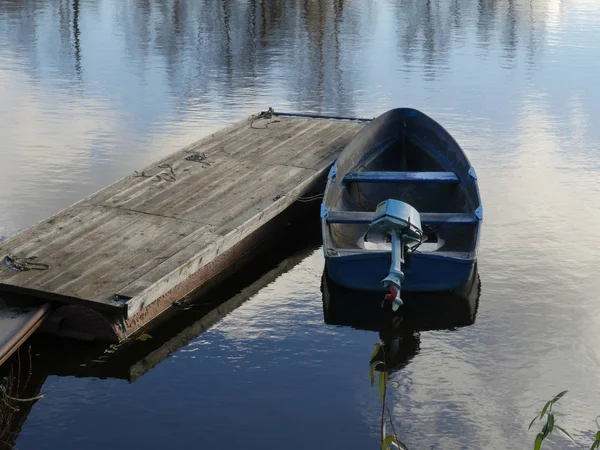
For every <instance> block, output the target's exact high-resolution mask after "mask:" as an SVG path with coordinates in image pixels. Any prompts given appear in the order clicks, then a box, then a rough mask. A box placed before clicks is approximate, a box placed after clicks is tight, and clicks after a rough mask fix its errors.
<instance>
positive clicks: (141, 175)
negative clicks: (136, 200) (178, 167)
mask: <svg viewBox="0 0 600 450" xmlns="http://www.w3.org/2000/svg"><path fill="white" fill-rule="evenodd" d="M158 167H160V168H161V169H169V170H170V173H163V172H161V173H159V174H156V175H148V174H147V173H146V172H144V171H142V172H138V171H137V170H134V174H133V178H152V179H154V181H161V180H164V181H169V182H173V181H177V176H176V175H175V170H173V166H171V164H161V165H159V166H158Z"/></svg>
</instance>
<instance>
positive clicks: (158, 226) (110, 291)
mask: <svg viewBox="0 0 600 450" xmlns="http://www.w3.org/2000/svg"><path fill="white" fill-rule="evenodd" d="M138 216H139V217H138V218H137V219H136V220H135V221H134V222H132V223H131V224H130V226H129V227H128V228H127V230H123V231H122V232H121V233H120V234H116V235H113V236H111V237H110V238H109V239H106V240H105V241H104V242H103V243H102V246H101V247H100V248H89V247H87V248H83V249H82V251H81V260H80V261H79V262H77V263H76V264H74V265H72V266H70V267H67V268H66V270H65V271H64V272H62V273H61V274H60V275H59V276H58V277H55V278H53V279H51V280H48V281H46V282H45V283H44V284H42V285H41V288H43V289H45V290H50V291H53V292H57V293H60V294H62V295H67V296H74V297H80V298H88V299H90V300H95V301H102V300H106V301H108V300H109V299H110V298H112V297H113V296H114V294H116V293H117V292H118V291H119V289H120V288H121V287H123V286H125V285H127V284H129V283H131V282H132V281H133V280H134V279H135V278H132V277H131V274H132V272H133V269H130V267H132V265H131V264H132V261H131V260H133V262H134V264H143V263H144V262H146V261H148V260H150V259H152V258H153V257H154V256H157V255H158V254H160V253H161V252H162V251H163V250H164V248H165V247H167V248H168V247H169V246H170V245H172V244H173V243H174V242H176V241H177V240H180V239H181V238H182V237H185V236H187V235H188V234H189V233H191V232H192V231H193V230H194V229H195V228H196V227H197V225H196V224H191V223H189V222H184V221H178V220H174V219H168V218H165V217H160V216H150V215H144V214H139V215H138ZM133 267H135V266H133ZM119 271H121V272H122V276H121V277H115V276H114V275H115V273H118V272H119ZM123 278H124V279H123ZM90 284H93V289H86V287H87V286H89V285H90Z"/></svg>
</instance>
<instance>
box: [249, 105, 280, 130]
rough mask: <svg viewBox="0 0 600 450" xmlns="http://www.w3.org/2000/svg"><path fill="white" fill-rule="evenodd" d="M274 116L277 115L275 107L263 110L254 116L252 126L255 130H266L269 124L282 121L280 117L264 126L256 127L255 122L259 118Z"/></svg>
mask: <svg viewBox="0 0 600 450" xmlns="http://www.w3.org/2000/svg"><path fill="white" fill-rule="evenodd" d="M273 117H277V115H276V114H275V111H274V110H273V108H271V107H269V109H268V110H267V111H262V112H261V113H260V114H259V115H258V116H256V117H253V118H252V122H250V128H254V129H255V130H265V129H267V128H269V125H271V124H272V123H277V122H281V121H280V120H279V119H275V120H271V121H270V122H267V123H266V124H265V126H264V127H255V126H254V122H255V121H256V120H258V119H271V118H273Z"/></svg>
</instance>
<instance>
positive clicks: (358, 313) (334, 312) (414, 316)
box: [321, 271, 481, 372]
mask: <svg viewBox="0 0 600 450" xmlns="http://www.w3.org/2000/svg"><path fill="white" fill-rule="evenodd" d="M321 291H322V293H323V320H324V322H325V323H326V324H328V325H338V326H347V327H352V328H354V329H357V330H370V331H375V332H377V333H378V334H379V338H380V340H381V344H382V346H381V347H382V350H381V351H380V353H381V355H384V356H380V357H379V360H384V359H385V363H386V367H387V370H388V371H390V372H396V371H398V370H400V369H403V368H404V367H405V366H406V365H407V364H408V362H409V361H410V360H411V359H412V358H413V357H414V356H415V355H416V354H417V353H418V351H419V344H420V333H421V332H423V331H432V330H455V329H457V328H462V327H465V326H470V325H473V324H474V323H475V319H476V316H477V309H478V306H479V298H480V295H481V280H480V277H479V274H478V273H477V271H475V273H474V275H473V277H472V279H471V281H470V283H469V284H468V285H467V286H464V287H463V288H461V289H460V290H459V291H457V292H449V293H445V292H440V293H434V292H431V293H404V295H403V300H404V305H403V306H402V308H401V309H399V310H398V311H397V312H392V310H391V308H389V307H387V308H383V307H382V298H383V295H384V294H382V293H381V292H368V291H352V290H349V289H345V288H343V287H342V286H339V285H337V284H336V283H335V282H333V281H332V280H330V279H329V278H328V277H327V275H326V272H323V276H322V281H321ZM374 359H375V360H377V359H378V357H375V358H374Z"/></svg>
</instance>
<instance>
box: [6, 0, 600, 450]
mask: <svg viewBox="0 0 600 450" xmlns="http://www.w3.org/2000/svg"><path fill="white" fill-rule="evenodd" d="M598 42H600V5H599V4H598V3H597V2H595V1H593V0H547V1H542V0H527V1H526V0H522V1H520V0H504V1H494V0H479V1H476V0H449V1H438V0H400V1H392V0H379V1H373V0H355V1H343V0H332V1H318V2H317V1H302V2H300V1H291V0H290V1H286V0H279V1H276V0H267V1H255V0H248V1H230V0H222V1H200V0H199V1H184V0H180V1H177V0H172V1H168V0H162V1H160V0H155V1H148V0H130V1H125V2H123V1H117V0H96V1H91V0H90V1H87V0H82V1H80V0H68V1H65V0H57V1H55V2H42V1H34V0H22V1H20V2H14V1H6V0H0V104H1V105H2V106H1V107H0V136H2V145H1V146H0V157H1V160H2V164H1V165H0V211H2V214H1V216H0V235H11V234H14V233H15V232H17V231H18V230H20V229H23V228H26V227H27V226H29V225H32V224H33V223H35V222H37V221H39V220H41V219H43V218H45V217H47V216H49V215H51V214H53V213H56V212H57V211H59V210H60V209H62V208H65V207H67V206H69V205H70V204H71V203H73V202H75V201H77V200H79V199H80V198H82V197H84V196H86V195H88V194H90V193H92V192H94V191H96V190H97V189H99V188H101V187H103V186H105V185H107V184H109V183H111V182H112V181H114V180H117V179H119V178H121V177H123V176H125V175H127V174H129V173H131V172H132V171H133V170H136V169H140V168H141V167H144V166H145V165H146V164H149V163H150V162H152V161H155V160H157V159H158V158H160V157H162V156H164V155H167V154H169V153H171V152H173V151H174V150H176V149H178V148H180V147H182V146H183V145H186V144H188V143H190V142H192V141H194V140H196V139H198V138H200V137H202V136H204V135H206V134H208V133H209V132H211V131H214V130H217V129H219V128H221V127H223V126H225V125H227V124H230V123H232V122H235V121H237V120H239V119H241V118H243V117H245V116H247V115H248V114H250V113H253V112H256V111H259V110H265V109H266V108H267V107H269V106H272V107H274V108H275V109H276V110H287V111H305V112H326V113H334V114H339V115H356V116H367V117H373V116H375V115H378V114H380V113H382V112H384V111H385V110H387V109H389V108H392V107H396V106H411V107H416V108H419V109H421V110H423V111H424V112H426V113H427V114H429V115H431V116H432V117H434V118H435V119H436V120H438V121H439V122H440V123H442V124H443V125H444V126H445V127H446V128H447V129H448V131H450V133H451V134H452V135H453V136H455V138H456V139H457V140H458V142H459V143H460V144H461V145H462V146H463V148H464V149H465V151H466V152H467V154H468V157H469V159H470V160H471V162H472V163H473V165H474V166H475V168H476V169H477V173H478V176H479V181H480V188H481V196H482V201H483V205H484V216H485V223H484V228H483V236H482V242H481V246H480V262H479V270H480V274H481V279H482V294H481V299H480V306H479V311H478V314H477V320H476V322H475V324H474V325H471V326H469V327H465V328H460V329H457V330H455V331H424V332H422V333H421V334H420V336H418V337H416V338H415V339H414V340H413V342H409V343H408V344H407V345H408V347H407V348H408V349H409V350H410V349H412V350H410V351H408V353H409V355H408V357H407V358H406V361H405V362H404V364H405V366H404V367H403V368H400V370H397V371H395V372H394V374H393V376H392V378H393V379H395V380H397V381H399V382H400V386H401V387H400V388H399V389H395V390H393V391H392V392H391V393H390V403H391V404H392V410H393V414H394V416H395V418H396V421H397V423H398V432H399V434H400V435H401V437H402V438H403V439H404V440H405V441H406V442H408V443H410V444H411V445H410V448H411V449H412V448H416V449H425V448H431V447H432V446H433V447H435V448H439V449H445V450H446V449H479V448H488V449H491V448H498V449H504V448H529V447H532V444H533V439H534V437H535V431H529V432H528V431H527V426H528V424H529V421H530V419H531V418H532V417H533V415H534V414H535V413H536V412H537V411H538V410H539V408H540V407H541V406H542V405H543V403H544V401H545V400H546V399H548V398H549V397H551V396H552V395H554V394H556V393H557V392H559V391H561V390H563V389H569V393H568V394H567V396H566V397H565V398H564V399H563V400H561V401H560V403H559V405H558V411H562V412H563V413H564V414H563V415H561V416H560V417H559V419H558V420H559V423H561V422H562V425H563V426H564V427H565V428H567V429H568V430H570V431H572V433H573V435H574V437H575V438H576V439H578V440H579V441H580V442H582V443H586V444H587V446H588V447H589V446H590V445H591V442H592V439H591V436H592V433H593V431H595V424H594V422H593V418H594V417H596V415H597V414H598V413H600V411H598V409H597V401H596V400H597V398H598V397H597V395H598V389H597V386H598V384H599V381H600V350H598V345H597V341H596V338H597V331H596V330H597V326H598V319H597V317H600V303H598V301H597V300H598V298H597V293H598V292H600V279H599V278H598V277H597V275H596V272H597V267H598V266H599V264H600V250H599V249H598V245H597V243H598V242H599V241H600V226H599V225H600V212H599V211H600V182H599V181H598V180H599V177H598V175H599V172H600V165H599V163H598V161H600V128H599V127H597V126H595V124H596V123H597V121H598V120H599V118H600V107H599V106H598V105H600V89H598V87H597V81H598V80H599V79H600V63H599V61H600V46H598V45H597V43H598ZM322 266H323V260H322V257H321V254H320V251H319V249H318V248H313V249H312V250H310V249H309V252H308V255H307V256H306V257H305V258H304V259H303V260H302V261H301V262H300V263H299V264H298V265H297V266H296V267H295V268H293V269H292V270H291V271H289V272H287V273H284V274H282V275H281V276H280V277H278V278H277V279H275V280H274V281H273V282H272V283H270V284H268V285H267V286H266V287H264V288H262V289H261V290H260V291H259V292H257V293H256V294H255V295H253V296H251V298H250V299H249V300H248V301H247V302H245V303H244V304H243V305H242V306H241V307H240V308H238V309H235V310H234V311H232V312H231V313H230V314H227V315H225V316H224V317H223V318H222V319H221V320H220V321H218V322H217V323H216V325H214V326H212V327H211V328H209V329H208V330H207V331H205V332H203V333H200V331H201V329H198V330H192V332H191V334H192V336H190V337H189V339H190V340H189V342H188V343H187V344H181V345H183V347H181V348H180V349H178V350H175V351H174V352H173V353H172V354H171V355H170V356H169V357H168V358H166V359H164V360H162V361H161V362H157V365H156V366H155V367H154V368H152V369H151V370H149V371H148V372H147V373H145V374H144V375H143V376H141V377H139V378H137V379H136V381H135V382H133V383H130V382H128V381H127V380H126V379H123V378H127V377H108V378H100V377H98V376H94V375H93V374H92V375H90V376H85V377H74V376H72V375H73V374H76V373H78V372H77V370H78V369H73V370H68V369H64V367H66V366H67V364H68V363H67V361H66V360H65V359H64V358H63V359H61V357H60V356H56V355H55V356H54V359H53V361H54V362H53V364H54V365H55V366H56V367H54V368H53V369H52V370H50V371H49V372H48V373H47V374H46V375H47V377H46V378H44V377H43V378H42V379H40V380H39V383H40V384H41V386H39V388H40V389H41V390H42V391H46V392H47V395H46V398H44V399H43V400H41V401H39V402H37V403H36V404H35V405H34V406H33V408H32V409H31V411H29V413H28V415H27V417H26V420H25V422H24V424H23V426H22V428H21V429H20V432H19V433H18V435H17V436H16V441H15V445H16V447H17V448H18V449H20V450H24V449H33V448H61V449H70V448H73V449H74V448H83V447H85V448H89V449H96V448H98V449H100V448H106V447H108V446H110V447H111V448H115V449H116V448H138V447H143V448H166V447H171V448H192V447H202V448H217V447H219V448H228V449H229V448H231V449H233V448H241V447H243V448H251V449H254V448H256V449H259V448H260V449H265V448H279V447H281V446H285V448H287V449H305V448H312V449H319V448H331V447H334V448H357V449H358V448H360V449H362V448H373V447H374V446H376V445H377V436H378V432H379V431H378V420H379V414H380V410H379V400H378V397H377V393H376V390H375V389H373V388H370V387H369V377H368V359H369V355H370V351H371V349H372V345H373V343H374V342H376V341H378V340H379V335H378V333H376V332H374V331H368V330H362V331H360V330H355V329H353V328H351V327H336V326H332V325H326V324H324V322H323V314H322V310H321V293H320V291H319V283H320V276H321V272H322ZM175 348H177V346H175ZM55 353H58V354H60V353H61V352H60V351H59V349H58V350H56V352H55ZM34 365H35V364H34ZM61 368H62V369H61ZM544 448H546V447H544ZM547 448H554V449H565V448H571V447H570V446H569V444H568V442H567V441H566V440H565V439H563V438H561V437H552V438H551V440H550V442H549V443H548V445H547Z"/></svg>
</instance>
